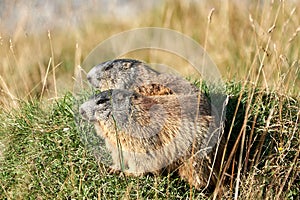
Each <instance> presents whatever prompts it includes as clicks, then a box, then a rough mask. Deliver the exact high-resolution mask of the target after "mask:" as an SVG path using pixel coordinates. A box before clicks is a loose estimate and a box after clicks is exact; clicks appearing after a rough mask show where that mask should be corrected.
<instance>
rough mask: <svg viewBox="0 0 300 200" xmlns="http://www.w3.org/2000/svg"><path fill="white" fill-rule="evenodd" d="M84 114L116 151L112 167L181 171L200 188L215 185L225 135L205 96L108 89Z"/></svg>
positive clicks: (86, 105) (135, 170)
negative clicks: (217, 150)
mask: <svg viewBox="0 0 300 200" xmlns="http://www.w3.org/2000/svg"><path fill="white" fill-rule="evenodd" d="M165 89H166V88H163V90H165ZM145 90H147V91H148V92H149V90H150V91H153V90H159V88H158V89H157V88H156V87H150V88H146V89H145ZM156 92H157V91H156ZM199 98H200V105H199V104H198V100H199ZM80 113H81V115H82V116H83V117H84V118H85V119H86V120H89V121H91V122H93V123H94V124H95V127H96V130H97V133H99V134H101V136H102V137H103V138H105V141H106V145H107V148H108V149H109V150H110V151H111V153H112V158H113V166H111V168H113V169H115V170H123V171H124V172H125V173H127V174H130V175H142V174H144V173H145V172H154V173H160V172H161V170H162V169H167V170H174V169H178V173H179V175H180V176H181V177H182V178H183V179H185V180H187V181H188V182H189V183H190V184H191V185H193V186H195V187H196V188H197V189H200V188H203V187H205V186H206V185H207V183H208V181H209V180H210V182H209V184H210V185H214V184H215V182H216V180H217V175H218V172H219V171H218V170H219V169H218V167H219V164H218V163H215V165H214V167H212V163H213V160H214V155H215V154H216V153H215V152H214V150H215V146H216V145H215V144H216V143H217V140H218V136H219V134H218V130H217V128H216V126H215V121H214V117H213V116H212V115H211V111H210V106H209V103H208V102H207V100H206V98H204V96H203V95H201V94H199V93H194V94H190V95H174V94H172V93H171V94H163V95H149V96H145V95H143V94H140V93H138V92H135V91H129V90H118V89H114V90H107V91H104V92H101V93H100V94H98V95H95V96H93V97H91V98H90V100H88V101H87V102H85V103H84V104H82V105H81V107H80ZM120 155H121V156H120ZM210 172H211V173H210Z"/></svg>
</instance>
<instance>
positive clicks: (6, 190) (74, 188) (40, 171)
mask: <svg viewBox="0 0 300 200" xmlns="http://www.w3.org/2000/svg"><path fill="white" fill-rule="evenodd" d="M240 89H241V85H240V84H237V83H228V84H227V92H228V93H230V94H231V100H230V101H229V105H228V108H227V122H226V125H227V126H226V127H228V126H229V125H230V124H231V122H232V121H231V120H232V118H233V116H234V114H235V107H236V103H237V101H236V99H237V98H238V97H239V94H240V93H241V90H240ZM255 94H256V95H255V96H256V98H255V99H254V100H253V101H254V102H255V103H253V104H252V106H251V112H250V113H249V115H248V116H247V119H248V120H247V125H246V127H245V129H246V130H245V131H246V133H247V137H246V139H245V146H246V147H245V149H244V150H243V155H244V156H243V168H242V171H243V173H242V174H243V175H242V176H241V183H240V185H241V187H240V195H241V197H243V198H245V199H253V198H254V199H255V198H271V199H273V198H275V197H276V196H277V195H279V197H280V198H291V199H292V198H296V197H297V196H298V195H299V192H300V191H299V188H300V184H299V178H300V177H299V168H300V165H299V164H300V163H299V162H298V161H299V128H300V127H299V117H300V116H299V109H300V106H299V99H293V98H291V97H282V96H279V95H278V94H276V93H269V94H268V93H266V92H262V91H259V90H258V91H256V92H255ZM247 98H248V92H247V91H246V92H243V93H242V100H241V104H242V105H241V106H240V109H239V111H238V113H239V114H235V116H237V117H238V118H239V119H238V120H236V121H235V122H234V123H235V126H234V129H233V130H232V131H231V137H230V143H229V144H234V142H236V141H238V139H237V138H238V136H239V134H240V130H241V127H242V124H243V118H245V117H246V116H245V112H244V108H245V105H246V103H247ZM75 102H76V101H75V99H74V97H73V96H72V95H71V94H70V93H69V94H66V95H65V96H64V97H63V98H60V99H59V100H57V101H54V102H53V103H50V104H49V105H48V106H44V104H43V103H42V102H40V101H31V102H22V103H21V105H20V109H18V110H13V111H11V112H9V113H7V112H4V113H2V114H1V115H0V119H1V127H2V129H1V130H0V136H1V137H0V140H1V141H6V142H5V143H4V145H5V150H4V152H3V155H2V156H3V157H4V159H1V161H0V171H1V173H0V186H1V187H0V194H1V195H0V198H1V199H5V198H8V199H20V198H24V199H27V198H30V199H32V198H33V199H49V198H50V199H52V198H57V199H66V198H68V199H69V198H71V199H74V198H75V199H95V198H96V199H97V198H101V199H102V198H107V199H111V198H116V197H123V198H129V199H139V198H149V199H153V198H158V199H162V198H170V199H174V198H177V199H178V198H181V199H186V198H189V197H190V195H192V197H193V198H195V199H198V198H205V197H209V196H210V194H209V193H205V192H203V191H195V190H194V189H192V190H190V186H189V185H188V184H187V183H185V182H184V181H182V180H180V179H179V177H178V176H176V175H172V174H171V175H169V176H157V177H156V176H151V175H148V176H144V177H139V178H134V177H127V178H126V179H125V178H124V177H120V176H119V175H111V174H108V173H107V168H106V167H105V166H104V165H102V164H101V163H98V162H97V159H95V157H94V154H93V151H92V149H91V148H87V146H85V145H84V144H86V143H85V142H84V141H83V138H84V137H81V136H82V133H81V132H80V129H79V128H78V127H77V124H76V122H75V119H74V111H73V108H76V106H77V105H76V103H75ZM267 121H270V125H269V126H268V127H266V123H267ZM226 132H227V130H226ZM238 144H239V145H240V144H241V142H238ZM228 149H231V150H232V149H233V151H235V149H234V148H233V147H230V148H228ZM236 150H237V151H240V149H236ZM230 152H231V151H229V153H230ZM237 156H238V153H234V156H233V157H232V160H231V161H228V162H229V163H230V164H231V165H230V166H229V167H232V166H235V167H236V162H237V160H238V157H237ZM233 176H236V173H235V174H233ZM234 180H235V179H229V178H228V177H225V178H224V183H226V186H225V189H224V188H223V189H224V191H223V192H224V193H223V195H222V196H223V197H227V198H230V197H232V193H233V188H234V186H233V184H234V183H235V181H234ZM231 181H233V182H231ZM249 190H251V192H249Z"/></svg>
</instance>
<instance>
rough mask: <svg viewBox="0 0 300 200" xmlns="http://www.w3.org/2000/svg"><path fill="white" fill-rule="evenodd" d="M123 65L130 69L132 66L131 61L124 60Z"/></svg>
mask: <svg viewBox="0 0 300 200" xmlns="http://www.w3.org/2000/svg"><path fill="white" fill-rule="evenodd" d="M122 67H123V69H129V68H130V67H131V63H130V62H123V63H122Z"/></svg>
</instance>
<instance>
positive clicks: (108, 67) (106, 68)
mask: <svg viewBox="0 0 300 200" xmlns="http://www.w3.org/2000/svg"><path fill="white" fill-rule="evenodd" d="M112 67H113V65H108V66H106V67H105V68H104V71H107V70H109V69H111V68H112Z"/></svg>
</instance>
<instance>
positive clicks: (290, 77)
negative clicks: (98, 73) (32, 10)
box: [0, 1, 300, 199]
mask: <svg viewBox="0 0 300 200" xmlns="http://www.w3.org/2000/svg"><path fill="white" fill-rule="evenodd" d="M299 10H300V7H299V4H297V3H296V2H295V3H293V2H292V1H290V2H285V1H263V2H261V1H257V2H248V3H247V4H246V3H244V4H238V3H234V1H222V2H218V1H207V2H206V1H205V2H203V3H201V4H197V3H195V2H194V3H192V2H189V3H185V2H183V1H166V2H165V3H164V5H162V6H160V7H157V8H155V9H154V10H151V11H149V13H143V14H142V15H143V16H141V17H137V19H136V20H134V21H130V22H128V21H119V20H116V18H113V19H111V20H107V19H106V18H100V19H99V18H98V19H93V18H90V20H89V21H86V23H85V24H84V25H81V26H80V27H77V28H74V27H73V28H70V27H65V28H64V29H53V30H50V31H45V32H43V31H42V32H40V33H30V34H27V33H25V32H22V31H16V32H15V33H14V34H13V35H9V34H7V33H5V29H4V28H2V27H1V22H0V27H1V31H2V30H3V31H2V32H1V31H0V57H1V60H0V65H1V68H0V107H1V109H0V199H20V198H24V199H28V198H31V199H52V198H58V199H97V198H99V199H110V198H117V197H121V198H130V199H141V198H148V199H153V198H154V199H155V198H157V199H162V198H170V199H175V198H176V199H177V198H182V199H187V198H192V199H193V198H194V199H201V198H204V199H205V198H214V197H217V195H219V196H222V197H223V198H228V199H231V198H232V197H235V195H238V196H239V197H240V198H241V199H262V198H263V199H297V198H299V196H300V190H299V188H300V159H299V157H300V156H299V152H300V141H299V140H300V139H299V138H300V135H299V132H300V131H299V129H300V123H299V122H300V87H299V85H300V74H299V73H300V67H299V55H300V49H299V46H300V37H299V31H300V23H299V22H300V13H299ZM19 26H20V27H18V29H17V30H22V27H23V26H24V24H22V23H20V24H19ZM145 26H157V27H165V28H171V29H175V30H177V31H180V32H182V33H183V34H186V35H188V36H190V37H192V38H193V39H195V40H196V41H197V42H199V43H200V44H201V45H202V46H203V47H204V49H206V50H207V52H208V53H209V55H210V56H211V58H212V59H213V60H214V62H215V63H216V65H217V66H218V68H219V70H220V72H221V74H222V75H223V79H224V80H225V82H226V91H224V93H226V94H227V95H228V96H229V97H230V99H229V102H228V105H227V112H226V124H225V137H226V138H228V149H227V151H226V152H225V153H226V157H227V158H228V159H227V162H224V164H223V172H224V173H222V174H220V177H221V178H222V179H221V181H220V184H219V185H218V187H217V189H216V190H215V191H212V192H210V191H196V190H194V188H190V186H189V185H188V184H186V183H185V182H184V181H182V180H180V179H179V178H178V177H177V176H176V174H170V175H168V176H151V175H148V176H144V177H139V178H132V177H122V176H119V175H111V174H109V173H108V172H107V168H106V166H104V165H103V164H102V163H99V162H98V161H97V159H96V158H95V156H94V152H93V151H92V150H91V149H90V148H86V147H87V146H86V143H85V142H84V139H83V137H81V136H82V135H81V134H82V133H81V131H80V129H79V128H78V126H77V124H76V120H75V118H74V117H76V114H75V112H76V108H77V106H78V105H76V102H77V100H76V94H75V93H72V92H70V91H73V86H74V81H73V78H72V77H73V76H74V74H77V73H78V71H79V70H80V68H79V67H78V66H79V65H80V64H81V63H82V61H83V59H84V58H85V57H86V56H87V55H88V52H89V51H91V49H92V48H94V47H95V46H96V45H97V44H98V43H99V42H101V41H103V40H104V39H106V38H108V37H109V36H111V35H113V34H115V33H119V32H121V31H125V30H128V29H131V28H137V27H145ZM66 38H67V39H66ZM122 56H123V57H133V58H137V59H141V60H145V61H151V62H156V63H165V64H167V65H169V66H172V67H173V66H174V68H175V69H176V70H177V71H179V72H181V73H182V74H184V75H185V76H188V75H189V73H191V71H190V70H189V69H191V68H190V66H189V65H188V63H187V62H186V61H184V60H182V59H181V58H180V57H178V56H176V55H167V54H166V53H165V52H161V51H135V52H129V53H128V54H126V55H122ZM182 66H184V67H182ZM89 67H92V66H89ZM84 70H85V71H88V70H89V69H88V68H84ZM74 108H75V109H74ZM225 172H226V174H225Z"/></svg>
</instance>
